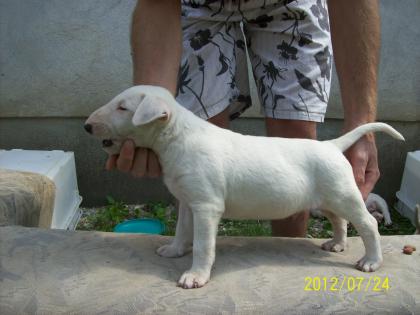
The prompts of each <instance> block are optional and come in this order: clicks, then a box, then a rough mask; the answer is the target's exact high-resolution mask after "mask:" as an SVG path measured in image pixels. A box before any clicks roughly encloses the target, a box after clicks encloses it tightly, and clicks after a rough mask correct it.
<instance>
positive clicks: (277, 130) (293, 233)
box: [265, 118, 316, 237]
mask: <svg viewBox="0 0 420 315" xmlns="http://www.w3.org/2000/svg"><path fill="white" fill-rule="evenodd" d="M265 121H266V129H267V136H269V137H285V138H308V139H316V122H314V121H304V120H286V119H273V118H266V120H265ZM302 210H303V209H302ZM308 219H309V211H308V210H304V211H302V212H299V213H297V214H294V215H292V216H290V217H288V218H286V219H282V220H273V221H271V229H272V235H273V236H284V237H305V236H306V229H307V224H308Z"/></svg>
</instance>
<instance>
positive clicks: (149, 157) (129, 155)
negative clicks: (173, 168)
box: [105, 140, 162, 178]
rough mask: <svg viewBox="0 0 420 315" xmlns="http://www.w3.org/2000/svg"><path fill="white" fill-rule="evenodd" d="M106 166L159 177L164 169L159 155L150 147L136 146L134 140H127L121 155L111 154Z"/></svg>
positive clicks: (134, 174)
mask: <svg viewBox="0 0 420 315" xmlns="http://www.w3.org/2000/svg"><path fill="white" fill-rule="evenodd" d="M105 168H106V169H107V170H112V169H114V168H117V169H118V170H120V171H122V172H126V173H128V172H130V173H131V174H132V175H133V176H136V177H143V176H148V177H153V178H156V177H159V176H161V175H162V169H161V166H160V163H159V159H158V157H157V155H156V154H155V153H154V152H153V151H152V150H150V149H146V148H136V147H135V144H134V142H133V141H132V140H126V141H125V142H124V144H123V146H122V147H121V150H120V154H119V155H111V156H109V157H108V160H107V161H106V166H105Z"/></svg>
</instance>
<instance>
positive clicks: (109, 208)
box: [76, 197, 415, 238]
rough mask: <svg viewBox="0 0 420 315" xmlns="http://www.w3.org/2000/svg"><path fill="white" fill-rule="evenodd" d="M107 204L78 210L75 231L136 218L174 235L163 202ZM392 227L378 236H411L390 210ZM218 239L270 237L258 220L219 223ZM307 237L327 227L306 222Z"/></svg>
mask: <svg viewBox="0 0 420 315" xmlns="http://www.w3.org/2000/svg"><path fill="white" fill-rule="evenodd" d="M107 202H108V204H107V205H106V206H104V207H100V208H95V209H82V210H83V215H82V218H81V219H80V222H79V224H78V225H77V228H76V229H77V230H90V231H92V230H94V231H104V232H111V231H113V229H114V227H115V226H116V225H117V224H118V223H121V222H123V221H125V220H131V219H138V218H154V219H159V220H160V221H161V222H162V223H164V224H165V233H164V235H171V236H173V235H175V228H176V219H177V214H176V212H177V211H176V209H175V207H174V206H173V205H170V204H166V203H163V202H151V203H147V204H144V205H127V204H125V203H123V202H121V201H116V200H114V198H112V197H107ZM390 211H391V219H392V225H391V226H385V225H384V224H383V223H381V224H379V233H380V234H381V235H406V234H413V233H414V231H415V227H414V226H413V225H411V222H410V220H408V219H407V218H404V217H403V216H401V215H400V214H399V213H398V212H397V211H396V210H394V209H392V208H391V209H390ZM347 234H348V236H357V235H358V234H357V232H356V230H355V229H354V227H353V226H352V225H351V224H349V227H348V233H347ZM218 235H220V236H271V224H270V221H260V220H240V221H235V220H228V219H223V220H221V221H220V223H219V231H218ZM307 235H308V237H312V238H331V237H332V235H333V233H332V227H331V223H330V222H329V221H328V220H327V219H326V218H313V217H311V218H310V219H309V223H308V232H307Z"/></svg>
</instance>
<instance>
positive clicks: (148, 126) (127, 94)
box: [84, 85, 174, 154]
mask: <svg viewBox="0 0 420 315" xmlns="http://www.w3.org/2000/svg"><path fill="white" fill-rule="evenodd" d="M173 102H174V98H173V97H172V95H171V94H170V93H169V91H167V90H166V89H164V88H160V87H155V86H146V85H140V86H134V87H132V88H129V89H127V90H125V91H124V92H122V93H121V94H119V95H117V96H116V97H115V98H114V99H112V100H111V101H110V102H109V103H108V104H106V105H104V106H102V107H100V108H99V109H97V110H96V111H95V112H93V113H92V114H91V115H90V116H89V118H88V119H87V120H86V122H85V126H84V128H85V130H86V131H87V132H89V133H90V134H92V135H93V136H95V137H96V138H99V139H100V140H101V141H102V147H103V149H104V150H105V151H106V152H107V153H109V154H118V153H119V151H120V148H121V145H122V143H123V141H124V140H127V139H132V140H133V141H134V142H135V143H136V145H137V146H146V147H147V146H150V141H151V138H152V136H153V134H154V133H155V132H156V131H157V130H158V129H159V128H162V127H163V126H164V125H165V124H167V123H168V122H169V121H170V119H171V116H172V113H173V110H172V108H173V105H172V104H173Z"/></svg>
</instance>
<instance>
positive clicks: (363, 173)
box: [344, 134, 380, 200]
mask: <svg viewBox="0 0 420 315" xmlns="http://www.w3.org/2000/svg"><path fill="white" fill-rule="evenodd" d="M344 155H345V156H346V157H347V159H348V160H349V162H350V164H351V166H352V168H353V175H354V178H355V180H356V184H357V186H358V187H359V190H360V192H361V193H362V196H363V200H366V199H367V197H368V195H369V193H370V192H371V191H372V190H373V187H374V186H375V184H376V182H377V181H378V179H379V175H380V173H379V168H378V151H377V149H376V144H375V137H374V136H373V134H367V135H365V136H364V137H363V138H360V139H359V141H357V142H356V143H355V144H353V145H352V146H351V147H350V148H349V149H348V150H347V151H346V152H344Z"/></svg>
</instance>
